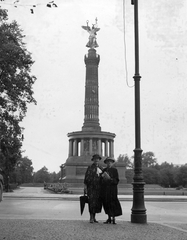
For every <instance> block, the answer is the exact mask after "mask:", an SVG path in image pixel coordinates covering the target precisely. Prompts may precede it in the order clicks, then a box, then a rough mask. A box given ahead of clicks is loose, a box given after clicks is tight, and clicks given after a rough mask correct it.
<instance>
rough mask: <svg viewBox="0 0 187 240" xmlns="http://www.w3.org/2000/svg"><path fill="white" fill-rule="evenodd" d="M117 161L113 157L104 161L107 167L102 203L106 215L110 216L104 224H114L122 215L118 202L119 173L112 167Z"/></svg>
mask: <svg viewBox="0 0 187 240" xmlns="http://www.w3.org/2000/svg"><path fill="white" fill-rule="evenodd" d="M114 162H115V160H114V159H113V158H111V157H108V158H106V159H105V160H104V163H105V164H106V165H107V167H106V168H104V169H103V173H102V176H103V180H102V191H101V194H102V202H103V208H104V211H105V213H106V214H107V215H108V219H107V220H106V222H104V223H113V224H116V222H115V217H117V216H120V215H122V209H121V205H120V202H119V200H118V188H117V185H118V182H119V177H118V171H117V169H116V168H115V167H113V166H112V165H113V164H114Z"/></svg>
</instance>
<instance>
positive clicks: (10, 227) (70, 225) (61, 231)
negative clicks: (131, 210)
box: [0, 219, 187, 240]
mask: <svg viewBox="0 0 187 240" xmlns="http://www.w3.org/2000/svg"><path fill="white" fill-rule="evenodd" d="M184 226H187V225H184ZM177 227H178V226H176V225H175V228H171V227H169V226H166V225H165V226H164V225H160V224H157V223H149V224H132V223H130V222H120V221H119V222H118V223H117V224H116V225H112V224H102V223H94V224H90V223H89V222H88V221H78V220H76V221H64V220H62V221H61V220H26V219H22V220H13V219H10V220H4V219H1V220H0V240H27V239H28V240H31V239H32V240H34V239H35V240H36V239H37V240H58V239H61V240H92V239H94V240H103V239H106V240H110V239H112V240H114V239H115V240H140V239H141V240H162V239H164V240H174V239H177V240H187V231H185V230H182V229H180V228H181V226H179V227H180V228H177ZM185 229H186V228H185Z"/></svg>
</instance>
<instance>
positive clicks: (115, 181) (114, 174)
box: [110, 168, 119, 185]
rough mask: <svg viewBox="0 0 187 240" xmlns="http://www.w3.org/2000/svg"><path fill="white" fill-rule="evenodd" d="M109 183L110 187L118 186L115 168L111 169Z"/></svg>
mask: <svg viewBox="0 0 187 240" xmlns="http://www.w3.org/2000/svg"><path fill="white" fill-rule="evenodd" d="M110 181H111V184H112V185H118V182H119V176H118V170H117V169H116V168H113V169H112V176H111V180H110Z"/></svg>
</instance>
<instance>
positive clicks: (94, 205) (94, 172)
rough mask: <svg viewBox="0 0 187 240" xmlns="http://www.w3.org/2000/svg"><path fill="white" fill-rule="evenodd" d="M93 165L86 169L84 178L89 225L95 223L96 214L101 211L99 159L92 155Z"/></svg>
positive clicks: (97, 156)
mask: <svg viewBox="0 0 187 240" xmlns="http://www.w3.org/2000/svg"><path fill="white" fill-rule="evenodd" d="M91 160H92V161H93V164H92V165H91V166H89V167H88V168H87V171H86V173H85V178H84V184H85V192H86V193H87V196H88V207H89V213H90V223H97V220H96V218H95V215H96V213H100V212H101V209H102V202H101V173H102V171H101V169H100V168H99V161H100V160H101V157H100V156H99V155H98V154H94V155H93V157H92V159H91Z"/></svg>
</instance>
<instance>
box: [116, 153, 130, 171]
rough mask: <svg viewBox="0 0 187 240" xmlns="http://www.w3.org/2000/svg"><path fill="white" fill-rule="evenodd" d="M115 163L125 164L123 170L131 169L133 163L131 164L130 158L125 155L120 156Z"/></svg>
mask: <svg viewBox="0 0 187 240" xmlns="http://www.w3.org/2000/svg"><path fill="white" fill-rule="evenodd" d="M117 162H119V163H120V162H121V163H124V164H125V168H132V167H133V163H132V162H131V160H130V158H129V157H128V155H127V154H120V155H119V156H118V158H117Z"/></svg>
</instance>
